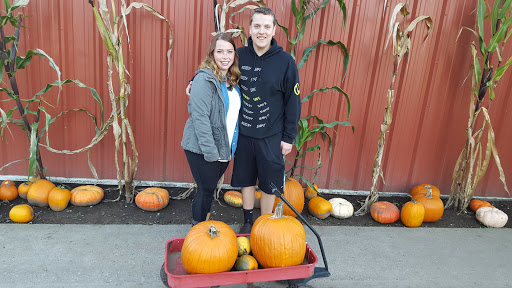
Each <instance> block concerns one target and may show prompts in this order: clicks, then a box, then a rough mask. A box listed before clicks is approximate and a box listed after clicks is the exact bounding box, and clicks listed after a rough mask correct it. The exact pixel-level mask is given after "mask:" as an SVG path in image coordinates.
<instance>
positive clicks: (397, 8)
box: [384, 3, 407, 49]
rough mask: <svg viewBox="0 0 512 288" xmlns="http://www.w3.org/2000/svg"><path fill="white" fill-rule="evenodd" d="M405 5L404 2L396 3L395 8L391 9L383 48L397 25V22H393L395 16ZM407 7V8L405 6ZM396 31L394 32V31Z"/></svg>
mask: <svg viewBox="0 0 512 288" xmlns="http://www.w3.org/2000/svg"><path fill="white" fill-rule="evenodd" d="M404 7H406V6H405V3H399V4H398V5H396V6H395V9H394V10H393V14H391V19H390V21H389V29H388V37H387V40H386V45H385V46H384V49H386V48H385V47H387V46H388V43H389V39H390V38H391V35H393V31H396V29H397V28H396V27H395V26H397V25H398V23H396V24H395V22H396V16H397V15H398V13H399V12H400V10H401V9H402V8H404ZM405 9H407V8H405ZM395 33H396V32H395Z"/></svg>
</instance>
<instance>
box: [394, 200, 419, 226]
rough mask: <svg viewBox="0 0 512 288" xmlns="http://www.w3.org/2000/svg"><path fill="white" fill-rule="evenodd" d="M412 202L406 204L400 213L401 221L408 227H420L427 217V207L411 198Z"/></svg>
mask: <svg viewBox="0 0 512 288" xmlns="http://www.w3.org/2000/svg"><path fill="white" fill-rule="evenodd" d="M411 198H412V199H411V201H409V202H407V203H405V204H404V206H403V207H402V211H401V212H400V219H401V220H402V223H403V224H404V225H405V226H407V227H419V226H421V224H422V223H423V218H424V217H425V207H423V204H421V203H419V202H418V201H416V200H415V199H414V198H413V197H411Z"/></svg>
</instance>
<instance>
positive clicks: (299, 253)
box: [250, 202, 306, 268]
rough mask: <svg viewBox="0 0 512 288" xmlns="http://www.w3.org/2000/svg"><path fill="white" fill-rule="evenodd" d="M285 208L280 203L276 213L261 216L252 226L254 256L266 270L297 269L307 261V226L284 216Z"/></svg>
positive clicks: (251, 240)
mask: <svg viewBox="0 0 512 288" xmlns="http://www.w3.org/2000/svg"><path fill="white" fill-rule="evenodd" d="M283 205H284V203H283V202H280V203H279V204H278V205H277V207H276V209H275V212H274V214H265V215H261V216H260V217H258V219H256V221H255V222H254V224H253V226H252V231H251V239H250V242H251V250H252V255H254V257H255V258H256V260H258V263H260V264H261V266H262V267H264V268H274V267H285V266H294V265H299V264H301V263H302V261H303V260H304V256H305V253H306V233H305V231H304V227H303V226H302V224H301V223H300V222H299V220H297V219H295V218H294V217H291V216H286V215H283Z"/></svg>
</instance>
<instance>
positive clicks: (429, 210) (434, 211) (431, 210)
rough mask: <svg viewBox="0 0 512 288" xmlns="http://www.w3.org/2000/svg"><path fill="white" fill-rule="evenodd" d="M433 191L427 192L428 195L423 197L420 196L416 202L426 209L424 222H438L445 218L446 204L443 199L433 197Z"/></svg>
mask: <svg viewBox="0 0 512 288" xmlns="http://www.w3.org/2000/svg"><path fill="white" fill-rule="evenodd" d="M432 191H433V190H431V189H429V190H427V194H426V195H424V196H422V195H420V196H418V198H416V200H417V201H418V202H419V203H421V204H422V205H423V207H425V217H424V218H423V222H427V223H428V222H436V221H437V220H439V219H441V217H443V213H444V204H443V200H441V198H436V197H433V196H432Z"/></svg>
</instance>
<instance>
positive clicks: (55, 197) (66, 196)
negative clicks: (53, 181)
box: [48, 187, 71, 212]
mask: <svg viewBox="0 0 512 288" xmlns="http://www.w3.org/2000/svg"><path fill="white" fill-rule="evenodd" d="M70 199H71V192H69V189H65V188H61V187H55V188H53V189H52V190H51V191H50V193H49V194H48V205H50V209H52V210H53V211H57V212H58V211H62V210H64V209H66V207H68V204H69V200H70Z"/></svg>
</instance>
